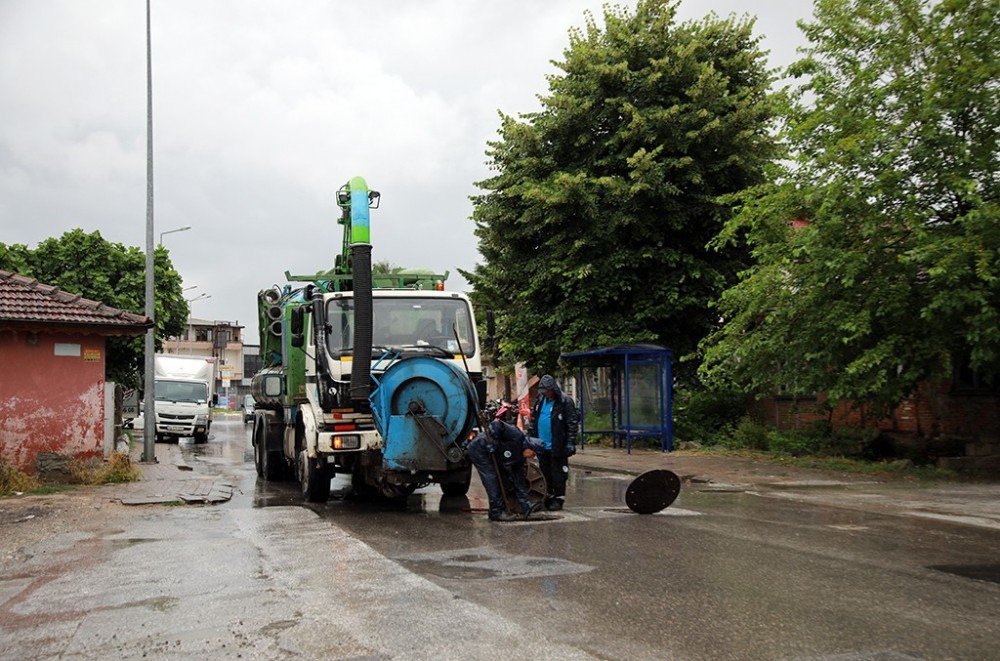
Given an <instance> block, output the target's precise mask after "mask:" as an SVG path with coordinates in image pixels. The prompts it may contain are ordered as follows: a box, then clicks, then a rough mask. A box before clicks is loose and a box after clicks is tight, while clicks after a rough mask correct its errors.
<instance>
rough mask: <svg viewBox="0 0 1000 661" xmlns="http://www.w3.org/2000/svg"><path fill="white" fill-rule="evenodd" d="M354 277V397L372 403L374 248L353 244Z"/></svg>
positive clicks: (363, 403)
mask: <svg viewBox="0 0 1000 661" xmlns="http://www.w3.org/2000/svg"><path fill="white" fill-rule="evenodd" d="M351 262H352V271H353V276H354V277H353V280H354V360H352V361H351V400H352V401H353V402H354V405H355V406H360V407H361V408H364V407H365V406H367V405H368V394H369V393H370V392H371V368H372V247H371V244H368V243H354V244H352V245H351Z"/></svg>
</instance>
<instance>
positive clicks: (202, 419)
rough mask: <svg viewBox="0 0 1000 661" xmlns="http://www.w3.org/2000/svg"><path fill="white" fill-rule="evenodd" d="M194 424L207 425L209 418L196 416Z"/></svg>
mask: <svg viewBox="0 0 1000 661" xmlns="http://www.w3.org/2000/svg"><path fill="white" fill-rule="evenodd" d="M194 424H196V425H205V424H208V416H207V415H196V416H195V417H194Z"/></svg>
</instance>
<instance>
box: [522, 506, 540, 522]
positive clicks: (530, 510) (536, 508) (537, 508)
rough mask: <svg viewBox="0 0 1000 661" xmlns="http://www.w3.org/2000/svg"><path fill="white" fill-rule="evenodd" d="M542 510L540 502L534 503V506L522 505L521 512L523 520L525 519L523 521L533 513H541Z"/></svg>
mask: <svg viewBox="0 0 1000 661" xmlns="http://www.w3.org/2000/svg"><path fill="white" fill-rule="evenodd" d="M544 508H545V505H544V504H543V503H541V502H538V503H534V504H532V503H530V502H528V503H524V504H523V505H521V511H522V512H524V518H525V520H527V519H528V518H529V517H530V516H531V515H532V514H534V513H535V512H538V511H541V510H542V509H544Z"/></svg>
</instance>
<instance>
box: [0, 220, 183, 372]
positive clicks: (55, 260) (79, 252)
mask: <svg viewBox="0 0 1000 661" xmlns="http://www.w3.org/2000/svg"><path fill="white" fill-rule="evenodd" d="M153 261H154V265H155V268H154V272H155V277H156V290H155V293H154V303H155V310H156V313H155V314H156V348H157V350H159V349H160V348H161V346H162V339H163V338H164V337H170V336H173V335H179V334H180V332H181V331H182V330H183V329H184V325H185V324H186V323H187V317H188V313H189V308H188V304H187V301H185V300H184V296H183V295H182V293H181V277H180V275H179V274H178V273H177V271H176V270H174V267H173V264H172V263H171V261H170V255H169V252H168V251H167V249H166V248H164V247H163V246H158V247H157V248H156V249H155V251H154V253H153ZM145 268H146V257H145V253H143V251H141V250H140V249H139V248H136V247H133V246H125V245H122V244H120V243H111V242H110V241H107V240H106V239H104V238H103V237H102V236H101V234H100V232H96V231H95V232H92V233H90V234H87V233H86V232H84V231H83V230H82V229H75V230H71V231H69V232H66V233H65V234H63V235H62V236H60V237H58V238H49V239H46V240H44V241H42V242H41V243H39V244H38V246H37V247H36V248H34V249H30V248H28V247H27V246H24V245H19V244H13V245H4V244H0V269H4V270H7V271H14V272H16V273H19V274H21V275H25V276H29V277H32V278H36V279H37V280H38V281H39V282H42V283H45V284H47V285H53V286H56V287H59V288H60V289H63V290H65V291H68V292H72V293H74V294H80V295H81V296H84V297H86V298H89V299H92V300H96V301H100V302H101V303H104V304H106V305H110V306H112V307H116V308H119V309H122V310H126V311H128V312H134V313H136V314H144V313H145ZM107 346H108V349H107V361H106V373H107V378H108V379H109V380H112V381H115V382H118V383H123V384H129V385H139V381H140V375H141V374H142V369H143V338H142V337H136V338H131V337H112V338H108V345H107Z"/></svg>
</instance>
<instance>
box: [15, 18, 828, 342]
mask: <svg viewBox="0 0 1000 661" xmlns="http://www.w3.org/2000/svg"><path fill="white" fill-rule="evenodd" d="M600 6H601V1H600V0H548V1H546V2H541V1H528V0H517V1H508V2H487V1H486V0H476V1H469V0H464V1H462V0H431V1H427V2H410V3H402V2H391V1H388V0H383V1H376V2H368V3H345V2H317V1H309V2H295V3H279V2H273V1H272V2H253V1H240V2H236V1H232V0H231V1H228V2H212V3H205V2H195V1H193V0H171V1H170V2H163V1H162V0H161V1H159V2H154V4H153V67H154V71H153V81H154V91H153V95H154V149H155V186H156V232H157V234H158V233H159V232H162V231H166V230H169V229H173V228H177V227H180V226H183V225H191V226H192V227H193V229H192V230H191V231H187V232H183V233H177V234H171V235H169V236H167V237H165V239H164V242H165V243H166V244H167V246H168V247H169V248H170V250H171V255H172V257H173V260H174V263H175V265H176V266H177V267H178V269H179V270H180V272H181V274H182V275H183V276H184V282H185V285H186V286H191V285H197V286H198V289H196V290H193V293H198V292H204V293H206V294H211V296H212V298H211V299H208V300H202V301H198V302H196V303H194V304H193V311H192V312H193V314H194V315H195V316H198V317H208V318H216V319H229V320H234V319H238V320H239V321H240V322H241V323H243V324H244V325H246V326H248V330H249V331H250V333H249V335H250V337H255V327H256V318H255V314H256V312H255V307H254V294H255V293H256V291H257V290H258V289H259V288H261V287H263V286H267V285H271V284H274V283H280V282H281V281H282V280H283V277H282V274H283V272H284V271H285V270H286V269H289V270H291V271H292V272H311V271H314V270H317V269H320V268H325V267H327V266H329V265H331V264H332V262H333V256H334V254H335V253H336V252H338V251H339V246H340V236H341V234H340V227H339V226H338V225H337V224H336V217H337V210H336V208H335V205H334V202H333V195H334V191H335V190H336V189H337V188H338V187H339V186H340V185H341V184H342V183H343V182H345V181H346V180H347V179H348V178H350V177H351V176H353V175H356V174H361V175H363V176H365V177H366V178H367V179H368V181H369V183H370V185H371V186H372V187H373V188H375V189H378V190H380V191H381V192H382V193H383V201H382V208H380V209H379V210H378V211H376V212H375V215H374V218H373V243H374V245H375V258H376V259H387V260H389V261H391V262H393V263H396V264H401V265H405V266H413V267H426V268H433V269H435V270H439V271H444V270H450V271H451V272H452V274H455V276H454V277H453V279H452V280H451V281H450V282H451V285H452V286H453V287H455V288H459V289H462V288H464V287H465V283H464V281H463V280H462V279H461V278H460V277H457V273H456V271H455V269H456V267H462V268H471V267H472V265H473V264H474V263H475V261H476V260H477V252H476V245H475V239H474V236H473V233H472V229H473V228H472V223H471V222H470V221H469V220H468V217H469V215H470V214H471V209H472V207H471V203H470V202H469V200H468V196H469V195H471V194H473V193H475V192H476V189H475V187H474V185H473V182H475V181H478V180H480V179H482V178H484V177H485V176H487V175H488V170H487V167H486V165H485V154H484V151H485V148H486V142H487V141H488V140H491V139H493V137H494V136H495V134H496V129H497V127H498V124H499V121H498V118H497V110H498V109H500V110H503V111H504V112H506V113H511V114H516V113H519V112H527V111H531V110H533V109H535V108H536V107H537V99H536V95H538V94H540V93H543V92H545V90H546V82H545V75H546V74H548V73H552V72H553V67H552V66H551V64H550V61H551V60H553V59H559V58H560V57H561V54H562V51H563V49H564V48H565V46H566V44H567V37H566V33H567V29H568V28H569V27H571V26H573V25H581V24H582V23H583V12H584V10H586V9H590V10H591V11H593V12H594V13H595V14H599V13H600ZM710 10H712V11H715V12H716V13H718V14H720V15H726V14H729V13H731V12H736V13H744V12H749V13H754V14H757V15H759V21H758V24H757V29H758V31H759V32H760V33H762V34H763V35H764V36H765V40H764V45H765V47H767V48H769V49H771V51H772V54H771V62H772V64H773V65H784V64H787V63H788V62H790V61H792V59H793V58H794V55H795V47H796V46H798V45H800V44H802V43H803V38H802V37H801V35H800V33H799V31H798V30H797V29H796V28H795V21H796V20H797V19H799V18H803V17H805V16H806V14H807V13H808V11H809V4H808V3H804V2H795V1H773V2H758V3H752V4H748V3H740V2H734V1H729V0H714V1H705V2H700V3H694V2H687V3H685V4H684V5H683V6H682V8H681V15H682V18H684V19H687V18H697V17H700V16H702V15H704V13H706V12H707V11H710ZM0 89H2V90H3V93H2V94H0V241H3V242H6V243H12V242H18V243H27V244H35V243H37V242H38V241H40V240H42V239H45V238H46V237H49V236H54V235H58V234H61V233H62V232H64V231H66V230H68V229H71V228H73V227H83V228H84V229H86V230H88V231H90V230H93V229H97V230H100V231H101V233H102V235H104V236H105V237H106V238H108V239H110V240H113V241H120V242H123V243H127V244H131V245H139V246H142V245H144V241H145V238H144V237H145V7H144V3H141V2H137V1H131V2H125V1H118V2H109V1H102V2H79V1H74V2H54V1H52V2H50V1H39V0H0Z"/></svg>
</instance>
